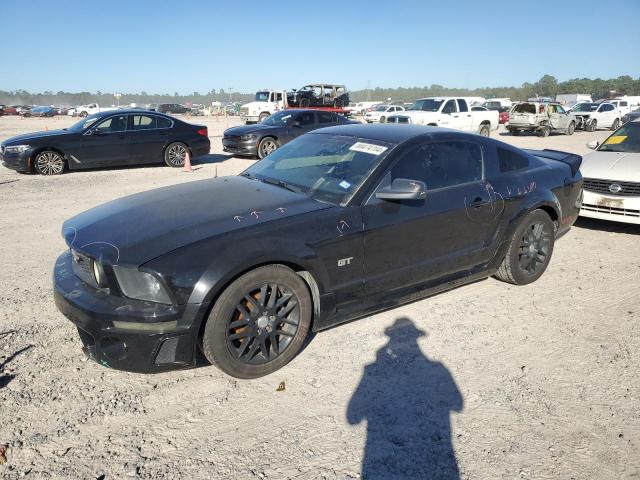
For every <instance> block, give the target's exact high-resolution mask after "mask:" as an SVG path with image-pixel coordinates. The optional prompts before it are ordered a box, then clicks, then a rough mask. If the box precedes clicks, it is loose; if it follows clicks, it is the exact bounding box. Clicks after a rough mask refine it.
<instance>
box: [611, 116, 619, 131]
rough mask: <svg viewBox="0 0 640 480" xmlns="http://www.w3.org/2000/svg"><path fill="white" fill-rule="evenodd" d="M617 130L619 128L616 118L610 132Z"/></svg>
mask: <svg viewBox="0 0 640 480" xmlns="http://www.w3.org/2000/svg"><path fill="white" fill-rule="evenodd" d="M618 128H620V120H618V119H617V118H616V119H615V120H614V121H613V123H612V124H611V130H617V129H618Z"/></svg>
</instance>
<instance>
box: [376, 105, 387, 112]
mask: <svg viewBox="0 0 640 480" xmlns="http://www.w3.org/2000/svg"><path fill="white" fill-rule="evenodd" d="M375 111H376V112H386V111H387V106H386V105H380V106H379V107H377V108H376V110H375Z"/></svg>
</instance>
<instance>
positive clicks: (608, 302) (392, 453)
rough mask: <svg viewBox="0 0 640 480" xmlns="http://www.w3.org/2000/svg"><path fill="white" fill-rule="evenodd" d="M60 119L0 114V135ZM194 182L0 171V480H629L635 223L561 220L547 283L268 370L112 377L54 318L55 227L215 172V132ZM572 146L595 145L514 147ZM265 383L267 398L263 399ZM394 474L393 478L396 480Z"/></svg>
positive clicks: (219, 122) (487, 287)
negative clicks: (566, 227) (567, 228)
mask: <svg viewBox="0 0 640 480" xmlns="http://www.w3.org/2000/svg"><path fill="white" fill-rule="evenodd" d="M70 121H71V120H70V119H66V118H62V119H19V118H15V117H13V118H12V117H2V118H0V140H3V139H5V138H7V137H9V136H11V135H15V134H18V133H22V132H28V131H33V130H38V129H43V128H44V126H45V125H46V126H47V127H48V128H49V129H53V128H59V127H61V126H67V125H68V124H69V123H70ZM192 121H194V122H196V123H206V124H207V125H208V126H209V132H210V135H211V140H212V154H211V155H209V156H208V157H205V158H204V159H201V160H200V162H198V163H197V164H196V167H195V170H194V172H193V173H191V174H189V173H182V172H180V171H177V170H173V169H169V168H167V167H163V166H151V167H140V168H118V169H104V170H98V171H91V172H80V173H71V174H66V175H63V176H60V177H55V178H46V177H41V176H35V175H34V176H25V175H19V174H16V173H14V172H12V171H9V170H6V169H4V168H2V169H0V195H1V198H2V203H3V206H2V207H3V208H2V212H3V213H2V215H1V216H0V231H1V232H2V241H3V245H4V247H3V248H2V249H0V265H1V266H2V268H0V285H1V286H2V290H1V291H0V402H1V403H0V405H1V409H2V410H1V412H2V421H1V422H0V447H2V446H3V445H4V446H6V447H7V448H6V451H4V453H3V450H2V448H0V463H2V462H3V460H4V459H5V458H6V462H5V463H4V464H3V465H0V477H3V478H9V479H13V478H22V477H23V476H27V477H29V478H56V479H57V478H73V479H76V478H107V479H111V478H127V477H138V478H189V479H190V478H216V479H217V478H220V479H227V478H229V479H254V478H260V479H267V478H269V479H285V478H287V479H353V478H361V477H362V472H363V463H364V471H365V472H367V474H368V475H367V478H380V479H393V478H443V479H444V478H457V476H458V475H459V477H460V478H464V479H514V478H520V479H551V478H553V479H557V478H560V479H598V480H602V479H622V478H629V479H631V478H638V477H639V476H640V460H639V459H640V426H639V425H640V384H639V382H638V380H639V369H638V351H639V347H640V329H639V327H638V323H639V322H638V321H639V319H640V306H639V305H638V296H639V290H640V288H639V287H640V248H638V247H640V236H639V235H640V228H638V227H633V226H625V225H622V224H614V223H607V222H596V221H586V220H580V221H579V222H578V224H577V225H576V226H575V227H574V228H573V229H572V230H571V232H570V233H569V234H567V235H566V236H565V237H563V238H562V239H561V240H560V241H559V242H558V243H557V244H556V250H555V251H554V256H553V260H552V262H551V265H550V267H549V269H548V271H547V272H546V273H545V275H543V277H542V278H541V279H540V280H539V281H538V282H536V283H534V284H532V285H529V286H526V287H515V286H510V285H507V284H504V283H500V282H499V281H497V280H494V279H489V280H485V281H482V282H478V283H475V284H473V285H469V286H466V287H463V288H459V289H456V290H453V291H450V292H448V293H444V294H441V295H438V296H435V297H432V298H429V299H426V300H422V301H418V302H415V303H412V304H410V305H406V306H403V307H400V308H396V309H394V310H389V311H387V312H384V313H381V314H378V315H374V316H371V317H368V318H365V319H362V320H360V321H356V322H352V323H349V324H347V325H343V326H340V327H337V328H333V329H331V330H329V331H326V332H322V333H320V334H318V335H316V336H315V337H314V338H313V340H312V341H311V342H310V343H309V345H308V346H307V348H306V349H305V350H304V351H303V352H302V353H301V354H300V355H299V356H298V357H297V358H296V359H294V361H293V362H291V363H290V364H289V365H288V366H287V367H285V368H284V369H282V370H280V371H279V372H276V373H274V374H272V375H270V376H268V377H265V378H262V379H258V380H252V381H240V380H235V379H232V378H230V377H227V376H225V375H223V374H222V373H220V372H219V371H218V370H216V369H215V368H214V367H203V368H196V369H192V370H187V371H179V372H171V373H164V374H157V375H139V374H130V373H124V372H119V371H114V370H109V369H106V368H104V367H101V366H99V365H97V364H95V363H93V362H90V361H87V360H86V359H85V358H84V356H83V354H82V352H81V350H80V341H79V339H78V338H77V333H76V331H75V329H74V327H73V326H72V324H71V323H70V322H69V321H67V320H66V319H65V318H64V317H63V316H62V315H61V314H59V313H58V311H57V310H56V308H55V306H54V304H53V299H52V288H51V270H52V267H53V263H54V261H55V258H56V256H57V255H58V254H59V253H60V252H61V251H63V250H64V248H65V245H64V242H63V240H62V239H61V237H60V234H59V231H60V225H61V223H62V222H63V221H64V220H65V219H67V218H68V217H70V216H72V215H75V214H76V213H79V212H81V211H83V210H86V209H88V208H91V207H93V206H95V205H97V204H99V203H102V202H106V201H109V200H111V199H114V198H117V197H120V196H123V195H127V194H130V193H134V192H138V191H143V190H148V189H151V188H155V187H160V186H164V185H170V184H174V183H178V182H187V181H190V180H195V179H202V178H209V177H213V176H214V175H216V174H217V175H232V174H236V173H238V172H240V171H241V170H242V169H244V168H245V167H246V166H248V165H249V164H250V163H251V160H246V159H237V158H230V157H229V156H227V155H226V154H223V153H222V150H221V145H220V136H221V133H222V130H223V129H224V128H225V127H226V126H231V125H233V124H235V123H237V121H235V120H232V119H202V118H198V119H193V120H192ZM504 133H505V132H503V131H501V132H500V133H499V134H497V135H495V136H496V137H497V138H500V139H501V140H505V141H507V142H509V143H513V144H516V145H518V146H525V147H533V148H545V147H546V148H556V149H561V150H567V151H573V152H576V153H581V154H583V153H586V152H587V151H588V150H587V148H586V147H585V143H586V142H587V141H588V140H590V139H593V138H596V139H600V140H601V139H603V138H605V137H606V136H607V134H608V132H605V131H602V132H596V133H584V132H577V133H576V134H575V135H573V136H571V137H567V136H564V135H552V136H551V137H549V138H545V139H541V138H538V137H535V136H522V137H518V138H514V137H510V136H507V135H504ZM280 382H284V383H285V390H284V391H277V387H278V385H279V384H280ZM403 474H404V476H403Z"/></svg>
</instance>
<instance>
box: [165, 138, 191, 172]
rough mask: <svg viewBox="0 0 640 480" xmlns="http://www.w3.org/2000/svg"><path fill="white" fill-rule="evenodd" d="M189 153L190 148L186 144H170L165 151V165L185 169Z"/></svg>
mask: <svg viewBox="0 0 640 480" xmlns="http://www.w3.org/2000/svg"><path fill="white" fill-rule="evenodd" d="M187 152H189V147H187V146H186V145H185V144H184V143H182V142H173V143H170V144H169V146H167V148H165V150H164V163H166V164H167V166H169V167H173V168H180V167H183V166H184V159H185V158H186V154H187Z"/></svg>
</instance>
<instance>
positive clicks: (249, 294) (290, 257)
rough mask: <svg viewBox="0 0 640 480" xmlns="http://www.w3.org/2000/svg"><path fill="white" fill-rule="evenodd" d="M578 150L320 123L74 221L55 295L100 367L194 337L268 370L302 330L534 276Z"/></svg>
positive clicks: (171, 352) (147, 365)
mask: <svg viewBox="0 0 640 480" xmlns="http://www.w3.org/2000/svg"><path fill="white" fill-rule="evenodd" d="M581 160H582V159H581V157H580V156H578V155H572V154H567V153H562V152H555V151H547V150H543V151H522V150H519V149H517V148H514V147H511V146H509V145H506V144H504V143H501V142H498V141H495V140H492V139H489V138H485V137H481V136H477V135H471V134H465V133H461V132H457V131H451V130H446V129H437V128H431V127H419V126H405V125H371V126H364V125H346V126H337V127H330V128H325V129H321V130H316V131H314V132H312V133H309V134H307V135H303V136H301V137H298V138H297V139H295V140H293V141H292V142H290V143H288V144H287V145H285V146H283V147H282V148H280V149H278V150H276V151H275V152H274V153H273V154H271V155H269V156H268V157H266V158H265V159H263V160H261V161H259V162H258V163H256V164H254V165H253V166H251V167H250V168H248V169H247V170H246V171H245V172H244V173H242V174H241V175H239V176H235V177H225V178H217V179H209V180H203V181H198V182H192V183H186V184H181V185H175V186H170V187H165V188H160V189H157V190H151V191H148V192H144V193H140V194H136V195H132V196H129V197H125V198H122V199H119V200H116V201H113V202H110V203H107V204H105V205H102V206H99V207H96V208H94V209H92V210H89V211H87V212H84V213H81V214H80V215H77V216H76V217H73V218H71V219H70V220H68V221H67V222H65V224H64V225H63V228H62V233H63V235H64V238H65V240H66V242H67V244H68V246H69V250H67V251H66V252H65V253H63V254H62V255H61V256H60V257H59V258H58V260H57V262H56V265H55V271H54V282H55V299H56V303H57V306H58V308H59V309H60V311H61V312H63V313H64V314H65V315H66V316H67V317H68V318H69V319H70V320H71V321H72V322H74V323H75V324H76V326H77V327H78V331H79V333H80V337H81V339H82V341H83V343H84V346H85V352H86V353H88V354H89V355H90V356H91V357H92V358H93V359H95V360H96V361H98V362H100V363H102V364H104V365H107V366H110V367H114V368H119V369H125V370H133V371H140V372H152V371H161V370H167V369H173V368H179V367H187V366H192V365H194V363H195V358H196V349H197V348H198V347H200V348H201V349H202V351H203V353H204V355H205V356H206V357H207V358H208V359H209V360H210V361H211V362H212V363H214V364H215V365H217V366H219V367H220V368H221V369H222V370H224V371H225V372H227V373H229V374H230V375H233V376H236V377H242V378H252V377H258V376H261V375H265V374H268V373H270V372H273V371H274V370H276V369H278V368H280V367H282V366H283V365H285V364H286V363H287V362H288V361H289V360H291V359H292V358H293V357H294V356H295V355H296V353H297V352H298V351H299V350H300V348H301V347H302V344H303V341H304V339H305V337H306V336H307V334H308V332H309V330H313V331H318V330H322V329H324V328H327V327H329V326H332V325H335V324H337V323H341V322H344V321H346V320H349V319H353V318H355V317H361V316H363V315H365V314H367V313H370V312H374V311H378V310H381V309H385V308H389V307H391V306H394V305H398V304H399V303H401V302H406V301H411V300H414V299H416V298H419V297H422V296H426V295H429V294H433V293H436V292H439V291H443V290H446V289H450V288H453V287H456V286H459V285H462V284H465V283H469V282H472V281H475V280H478V279H482V278H485V277H488V276H490V275H495V276H496V277H498V278H499V279H501V280H504V281H506V282H510V283H514V284H518V285H523V284H527V283H530V282H533V281H534V280H536V279H537V278H539V277H540V275H542V273H543V272H544V270H545V269H546V267H547V265H548V264H549V260H550V258H551V254H552V252H553V246H554V240H555V239H556V238H557V237H558V236H560V235H561V234H563V233H565V232H566V231H567V230H568V229H569V228H570V227H571V225H572V224H573V222H574V221H575V219H576V217H577V214H578V210H579V206H580V201H581V192H582V188H581V187H582V178H581V175H580V173H579V171H578V168H579V166H580V162H581ZM177 199H180V201H176V200H177ZM167 204H171V205H172V206H173V209H172V210H167V208H166V205H167Z"/></svg>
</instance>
